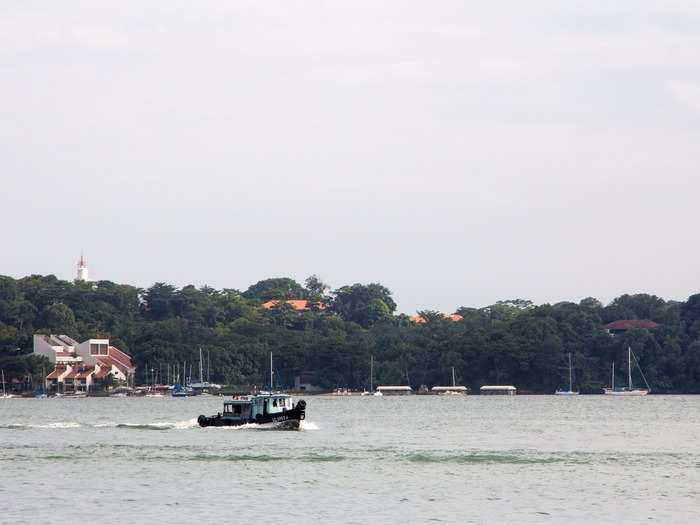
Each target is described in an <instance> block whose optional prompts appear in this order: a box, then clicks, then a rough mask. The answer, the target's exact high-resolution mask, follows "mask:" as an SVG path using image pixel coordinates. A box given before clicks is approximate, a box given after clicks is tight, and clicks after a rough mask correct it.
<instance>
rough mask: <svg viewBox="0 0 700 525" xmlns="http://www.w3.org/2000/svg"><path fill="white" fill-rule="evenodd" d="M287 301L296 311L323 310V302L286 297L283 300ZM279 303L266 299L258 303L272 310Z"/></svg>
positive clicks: (324, 307)
mask: <svg viewBox="0 0 700 525" xmlns="http://www.w3.org/2000/svg"><path fill="white" fill-rule="evenodd" d="M284 302H285V303H287V304H288V305H289V306H291V307H292V310H295V311H297V312H308V311H310V310H325V309H326V305H325V304H324V303H314V302H312V301H307V300H306V299H287V300H286V301H284ZM279 304H280V301H279V300H276V299H275V300H272V301H267V302H266V303H263V304H261V305H260V307H261V308H264V309H265V310H272V309H273V308H275V307H276V306H278V305H279Z"/></svg>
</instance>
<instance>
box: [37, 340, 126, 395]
mask: <svg viewBox="0 0 700 525" xmlns="http://www.w3.org/2000/svg"><path fill="white" fill-rule="evenodd" d="M34 353H35V354H37V355H42V356H45V357H47V358H48V359H49V361H51V362H52V363H53V364H54V365H55V366H54V369H53V370H52V371H51V372H50V373H49V375H48V376H47V377H46V389H47V390H48V391H49V392H86V391H88V390H89V389H90V386H91V385H92V383H93V382H94V381H95V380H101V379H104V378H105V377H106V376H107V375H108V374H111V375H112V377H114V379H115V380H116V381H118V382H120V383H126V384H130V383H133V378H134V376H135V375H136V366H135V365H134V362H133V360H132V359H131V356H129V355H128V354H125V353H124V352H122V351H121V350H119V349H118V348H116V347H114V346H112V345H110V344H109V339H88V340H87V341H83V342H82V343H78V342H77V341H75V340H74V339H72V338H70V337H68V336H67V335H43V334H35V335H34Z"/></svg>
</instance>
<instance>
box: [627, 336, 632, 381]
mask: <svg viewBox="0 0 700 525" xmlns="http://www.w3.org/2000/svg"><path fill="white" fill-rule="evenodd" d="M627 382H628V383H629V387H630V390H632V347H631V346H628V347H627Z"/></svg>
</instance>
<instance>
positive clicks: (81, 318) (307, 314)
mask: <svg viewBox="0 0 700 525" xmlns="http://www.w3.org/2000/svg"><path fill="white" fill-rule="evenodd" d="M271 299H310V300H312V301H316V302H321V301H322V302H323V303H324V304H327V308H326V309H321V308H316V309H311V310H309V311H297V310H294V309H293V308H292V307H291V306H289V305H287V304H286V303H283V302H280V303H279V304H278V306H277V307H275V308H272V309H270V310H266V309H263V308H261V307H260V304H261V302H264V301H267V300H271ZM395 311H396V303H395V302H394V300H393V298H392V295H391V292H390V291H389V290H388V289H387V288H386V287H384V286H382V285H380V284H376V283H371V284H353V285H349V286H342V287H340V288H338V289H337V290H335V291H333V292H329V287H328V286H327V285H326V284H324V283H323V282H322V281H321V280H320V279H319V278H318V277H315V276H312V277H311V278H309V279H307V280H306V282H305V285H304V286H302V285H301V284H299V283H297V282H296V281H294V280H293V279H289V278H275V279H267V280H264V281H260V282H259V283H256V284H254V285H253V286H251V287H250V288H249V289H248V290H246V291H245V292H244V293H242V294H241V293H239V292H238V291H237V290H231V289H223V290H215V289H213V288H210V287H203V288H199V289H198V288H196V287H194V286H191V285H190V286H185V287H183V288H177V287H174V286H172V285H169V284H166V283H156V284H154V285H153V286H151V287H150V288H148V289H145V290H142V289H139V288H135V287H133V286H128V285H120V284H115V283H112V282H109V281H99V282H94V283H82V282H75V283H72V282H67V281H61V280H59V279H57V278H56V277H54V276H52V275H49V276H37V275H32V276H28V277H24V278H21V279H13V278H10V277H2V276H0V368H3V369H4V370H5V375H6V376H7V378H8V380H9V379H11V378H13V377H18V378H19V377H23V376H24V375H27V374H38V373H39V372H40V371H41V368H42V367H46V366H47V365H46V363H45V362H44V361H42V360H41V359H38V358H35V357H29V356H27V354H29V353H30V352H31V350H32V335H33V334H34V333H49V332H51V333H65V334H67V335H70V336H71V337H73V338H75V339H78V340H84V339H87V338H89V337H98V336H99V337H108V338H110V339H111V340H112V341H113V343H114V344H115V345H116V346H118V347H120V348H122V349H123V350H125V351H126V352H128V353H130V354H131V355H132V356H133V357H134V358H135V360H136V362H137V366H138V367H139V370H140V371H139V375H138V378H137V379H138V380H139V381H146V378H147V376H148V372H147V369H150V368H153V367H156V368H158V367H163V368H164V367H165V366H167V365H168V364H170V365H174V364H175V363H181V362H183V361H188V362H192V361H194V360H195V359H196V357H197V355H198V349H199V347H201V348H202V349H203V350H204V351H205V352H206V353H207V354H208V355H210V357H211V371H212V373H211V378H212V380H215V381H219V382H223V383H228V384H243V383H247V384H263V383H264V381H265V378H266V377H267V366H268V365H267V363H268V356H269V352H274V354H275V368H276V369H277V373H278V376H277V377H278V381H279V382H280V383H281V384H287V385H289V384H291V383H292V382H293V377H294V374H295V373H296V372H298V371H300V370H307V371H313V372H315V375H316V378H317V382H318V383H319V384H320V385H321V386H324V387H327V388H332V387H336V386H347V387H351V388H362V387H367V386H368V383H369V360H370V355H373V356H374V361H375V376H376V377H375V384H376V383H398V384H405V383H406V381H408V382H409V383H410V384H411V386H413V387H414V388H415V387H418V386H420V385H423V384H424V385H428V386H432V385H435V384H444V383H447V382H448V381H450V380H451V373H450V369H451V367H455V371H456V375H457V380H458V382H460V383H462V384H465V385H467V386H470V387H471V388H472V389H478V387H479V386H480V385H482V384H487V383H510V384H514V385H516V386H517V387H518V388H519V389H521V390H529V391H533V392H552V391H553V390H554V389H556V388H557V387H558V386H562V385H563V384H564V382H565V380H566V377H567V374H568V372H567V364H566V363H567V353H568V352H571V353H572V354H573V361H574V368H575V372H574V375H575V383H576V386H577V387H578V388H579V389H580V390H581V391H583V392H595V391H599V390H600V389H601V388H602V387H603V386H606V385H608V384H609V381H610V377H609V376H610V365H611V363H612V361H617V362H618V364H620V365H621V364H622V363H623V362H624V358H625V357H624V356H625V349H626V348H627V346H628V345H629V346H631V347H632V348H633V350H634V351H635V354H636V355H637V357H638V358H639V361H640V363H641V365H642V367H643V370H644V373H645V375H646V377H647V379H648V380H649V382H650V383H651V386H652V389H653V390H654V391H658V392H700V294H697V295H693V296H691V297H690V298H689V299H688V301H686V302H673V301H664V300H663V299H661V298H659V297H656V296H654V295H647V294H635V295H623V296H620V297H618V298H616V299H615V300H613V301H612V302H611V303H610V304H609V305H605V306H604V305H603V304H601V302H600V301H598V300H597V299H595V298H591V297H589V298H586V299H583V300H582V301H580V302H579V303H573V302H562V303H557V304H554V305H549V304H543V305H534V304H532V303H531V302H530V301H527V300H523V299H513V300H507V301H499V302H498V303H496V304H494V305H490V306H488V307H484V308H471V307H461V308H459V309H458V310H457V312H458V313H459V314H460V315H461V316H462V320H458V321H454V320H450V319H449V318H447V317H445V316H443V315H442V314H441V313H440V312H434V311H429V310H424V311H422V312H421V314H422V315H423V317H424V318H425V320H426V321H427V322H425V323H420V324H415V323H413V322H411V321H410V319H409V318H408V317H407V316H405V315H403V314H401V315H396V314H395ZM445 313H451V312H445ZM642 318H644V319H652V320H654V321H656V322H657V323H659V324H660V327H659V328H657V329H655V330H642V329H636V330H630V331H628V332H626V333H624V334H620V335H617V336H614V337H613V336H611V335H609V334H608V333H606V332H605V331H604V330H603V329H602V326H603V324H605V323H607V322H610V321H613V320H617V319H642ZM620 368H622V366H620ZM622 376H623V374H622V372H621V373H620V377H619V378H618V380H619V381H622V379H623V377H622ZM635 379H636V380H637V381H639V379H638V377H636V378H635Z"/></svg>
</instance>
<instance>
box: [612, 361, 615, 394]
mask: <svg viewBox="0 0 700 525" xmlns="http://www.w3.org/2000/svg"><path fill="white" fill-rule="evenodd" d="M611 386H612V389H613V390H615V361H613V368H612V385H611Z"/></svg>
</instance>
